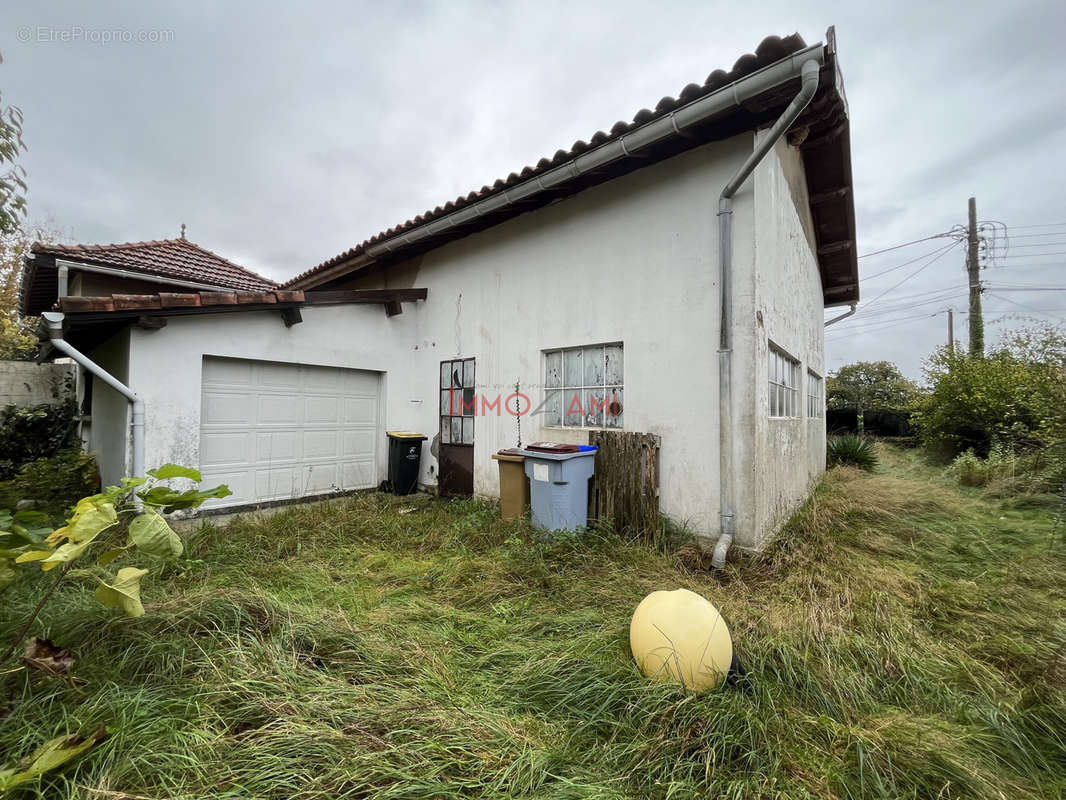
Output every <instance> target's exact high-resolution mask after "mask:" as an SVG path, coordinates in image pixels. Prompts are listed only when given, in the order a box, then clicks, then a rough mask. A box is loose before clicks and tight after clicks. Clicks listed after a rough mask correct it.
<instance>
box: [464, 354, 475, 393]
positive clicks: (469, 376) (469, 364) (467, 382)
mask: <svg viewBox="0 0 1066 800" xmlns="http://www.w3.org/2000/svg"><path fill="white" fill-rule="evenodd" d="M463 387H464V388H466V389H473V388H474V360H473V359H470V360H468V361H464V362H463Z"/></svg>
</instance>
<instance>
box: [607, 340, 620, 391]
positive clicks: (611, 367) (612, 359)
mask: <svg viewBox="0 0 1066 800" xmlns="http://www.w3.org/2000/svg"><path fill="white" fill-rule="evenodd" d="M603 351H604V356H605V361H606V367H605V370H606V371H605V372H604V380H603V382H604V383H606V384H607V385H608V386H621V385H622V345H620V344H609V345H607V346H606V347H605V348H604V349H603Z"/></svg>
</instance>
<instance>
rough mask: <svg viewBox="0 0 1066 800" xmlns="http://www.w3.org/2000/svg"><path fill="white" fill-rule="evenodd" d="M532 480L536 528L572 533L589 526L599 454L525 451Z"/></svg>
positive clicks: (530, 482) (530, 489)
mask: <svg viewBox="0 0 1066 800" xmlns="http://www.w3.org/2000/svg"><path fill="white" fill-rule="evenodd" d="M522 455H524V456H525V458H526V462H525V467H526V475H527V476H528V477H529V501H530V507H531V508H532V511H533V524H534V525H535V526H536V527H538V528H545V529H547V530H550V531H573V530H577V529H578V528H583V527H585V525H586V524H588V508H589V478H591V477H592V475H593V472H594V471H595V465H596V451H595V450H587V451H584V452H576V453H543V452H539V451H536V450H523V451H522Z"/></svg>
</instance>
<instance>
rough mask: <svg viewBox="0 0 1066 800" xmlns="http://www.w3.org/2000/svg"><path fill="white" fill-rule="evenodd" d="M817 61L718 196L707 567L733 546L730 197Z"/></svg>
mask: <svg viewBox="0 0 1066 800" xmlns="http://www.w3.org/2000/svg"><path fill="white" fill-rule="evenodd" d="M818 70H819V64H818V62H817V61H816V60H815V59H813V58H812V59H810V60H808V61H805V62H803V67H802V68H801V70H800V78H801V81H802V83H801V86H800V90H799V93H798V94H797V95H796V96H795V97H794V98H793V99H792V102H791V103H789V104H788V108H786V109H785V111H784V113H783V114H781V116H780V117H778V119H777V122H775V123H774V124H773V127H771V128H770V132H769V133H768V134H767V135H766V136H765V137H763V139H762V141H760V142H759V144H758V145H756V147H755V149H754V150H753V151H752V152H751V155H749V156H748V157H747V159H746V160H745V161H744V163H743V164H742V165H741V166H740V169H738V170H737V171H736V174H734V175H733V177H732V178H731V179H730V181H729V183H727V184H726V185H725V188H724V189H722V194H721V196H720V197H719V198H718V245H719V263H720V264H721V268H722V275H721V290H720V298H721V319H720V322H719V329H718V331H719V335H718V458H719V473H720V475H719V480H720V484H719V504H720V505H721V523H720V533H719V536H718V542H717V544H715V546H714V555H713V556H712V557H711V567H712V568H713V569H721V568H722V567H724V566H725V560H726V554H727V553H728V552H729V548H730V547H731V546H732V545H733V517H734V513H735V505H736V501H735V497H734V485H733V484H734V482H733V196H734V195H735V194H736V193H737V190H738V189H740V186H741V184H743V183H744V181H746V180H747V179H748V177H749V176H750V175H751V173H752V172H753V171H754V170H755V167H756V166H758V164H759V162H760V161H762V160H763V158H764V157H765V156H766V154H767V153H769V152H770V150H771V149H773V147H774V145H775V144H777V142H778V140H779V139H780V138H781V137H782V136H784V134H785V131H787V130H788V128H789V126H790V125H792V123H793V122H795V121H796V118H797V117H799V115H800V114H802V113H803V110H804V109H805V108H806V107H807V104H808V103H810V102H811V99H812V98H813V97H814V93H815V92H816V91H817V90H818Z"/></svg>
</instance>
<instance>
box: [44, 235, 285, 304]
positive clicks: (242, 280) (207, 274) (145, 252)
mask: <svg viewBox="0 0 1066 800" xmlns="http://www.w3.org/2000/svg"><path fill="white" fill-rule="evenodd" d="M33 252H34V253H35V254H38V253H39V254H42V255H50V256H57V257H59V258H63V259H67V260H70V261H81V262H87V263H92V264H99V265H101V266H108V267H115V268H117V269H126V270H131V271H134V272H143V273H145V274H146V275H154V276H158V277H161V278H173V279H175V280H183V281H193V282H196V283H205V284H210V285H212V286H219V287H221V288H225V289H241V290H248V291H263V290H266V289H272V288H273V287H274V286H275V285H276V284H275V283H274V281H272V280H270V279H269V278H264V277H263V276H262V275H257V274H256V273H254V272H252V271H251V270H249V269H245V268H244V267H241V266H239V265H237V264H234V263H233V262H232V261H229V260H227V259H225V258H223V257H222V256H220V255H217V254H216V253H212V252H211V251H210V250H207V249H205V248H203V247H200V246H199V245H197V244H193V243H192V242H190V241H188V240H186V239H163V240H160V241H152V242H126V243H124V244H40V243H38V244H35V245H34V246H33Z"/></svg>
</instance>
